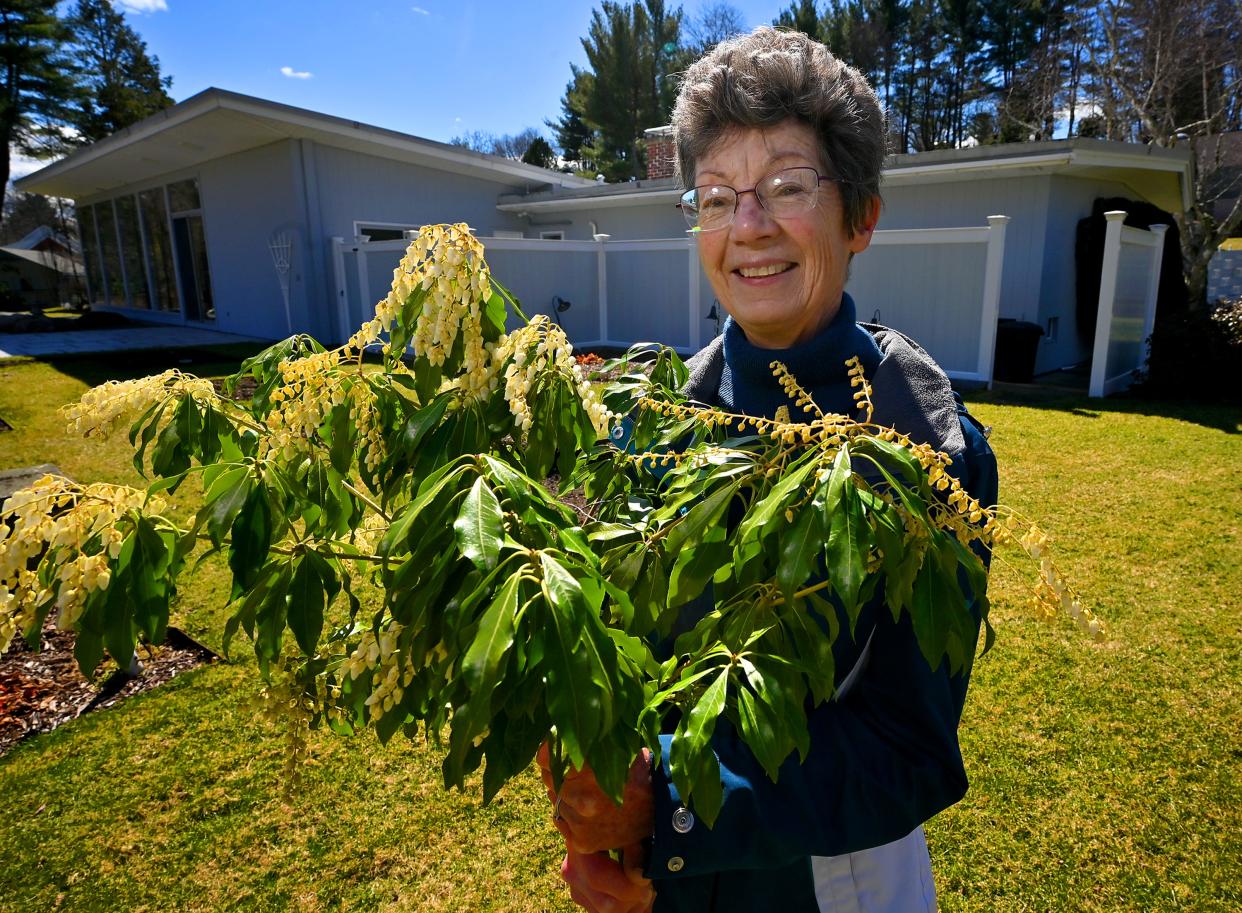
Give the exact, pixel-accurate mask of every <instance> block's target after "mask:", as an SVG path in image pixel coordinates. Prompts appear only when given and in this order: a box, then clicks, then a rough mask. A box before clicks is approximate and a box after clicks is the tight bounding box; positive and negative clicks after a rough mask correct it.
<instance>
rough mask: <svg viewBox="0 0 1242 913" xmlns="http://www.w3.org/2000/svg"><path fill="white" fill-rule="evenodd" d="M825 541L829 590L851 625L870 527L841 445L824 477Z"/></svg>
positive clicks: (864, 573)
mask: <svg viewBox="0 0 1242 913" xmlns="http://www.w3.org/2000/svg"><path fill="white" fill-rule="evenodd" d="M826 501H827V505H826V506H827V509H828V511H829V512H830V513H829V517H828V544H827V548H826V549H825V555H824V558H825V564H826V565H827V568H828V576H829V577H830V579H831V580H832V588H833V591H834V592H835V593H836V594H837V596H839V597H840V599H841V602H842V604H843V605H844V606H845V609H846V611H847V612H848V613H849V615H850V625H851V628H852V626H853V624H854V622H855V621H856V620H857V617H858V608H859V601H858V594H859V591H860V590H861V589H862V584H863V578H864V577H865V576H866V570H867V564H866V560H867V551H868V549H869V548H870V536H869V535H868V534H869V532H870V526H869V525H868V523H867V518H866V517H865V516H864V514H863V507H862V500H861V499H860V498H859V497H858V489H857V488H855V487H854V478H853V469H852V468H851V466H850V454H849V448H848V447H846V446H842V447H841V449H840V450H839V451H837V456H836V459H835V460H834V461H833V465H832V473H831V475H830V476H829V477H828V494H827V499H826Z"/></svg>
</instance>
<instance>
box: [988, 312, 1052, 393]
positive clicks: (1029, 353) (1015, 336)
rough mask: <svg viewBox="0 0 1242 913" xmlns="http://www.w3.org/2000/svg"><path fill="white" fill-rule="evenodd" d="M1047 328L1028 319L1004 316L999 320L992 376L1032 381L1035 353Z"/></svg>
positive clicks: (1022, 381)
mask: <svg viewBox="0 0 1242 913" xmlns="http://www.w3.org/2000/svg"><path fill="white" fill-rule="evenodd" d="M1043 335H1044V328H1043V327H1041V326H1040V325H1039V324H1038V323H1031V322H1030V321H1027V320H1011V319H1009V318H1006V317H1002V318H1001V319H1000V320H998V321H996V357H995V359H994V360H993V362H992V379H993V380H1002V381H1008V382H1009V383H1015V384H1029V383H1030V382H1031V381H1032V380H1033V379H1034V377H1035V355H1036V354H1037V352H1038V351H1039V340H1040V338H1041V337H1042V336H1043Z"/></svg>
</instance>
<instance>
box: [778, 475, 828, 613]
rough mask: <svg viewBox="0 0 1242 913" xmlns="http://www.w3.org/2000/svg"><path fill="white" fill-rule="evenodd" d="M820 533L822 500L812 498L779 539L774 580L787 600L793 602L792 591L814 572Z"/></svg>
mask: <svg viewBox="0 0 1242 913" xmlns="http://www.w3.org/2000/svg"><path fill="white" fill-rule="evenodd" d="M824 532H825V530H824V513H823V501H822V500H821V499H819V498H815V499H813V501H812V503H810V504H807V505H805V506H804V507H803V508H802V509H801V510H799V511H798V515H797V517H795V519H794V524H793V527H792V528H791V529H790V530H789V531H788V532H787V533H785V534H784V536H783V538H782V544H781V560H780V563H779V564H778V565H777V567H776V582H777V583H778V584H780V588H781V593H782V594H783V595H784V596H785V600H786V601H787V602H792V601H793V598H794V592H795V591H796V590H797V589H798V588H799V587H801V586H802V585H803V584H804V583H806V581H807V578H809V577H810V576H811V574H812V573H814V572H815V570H816V565H817V564H818V562H819V555H820V553H821V552H822V551H823V549H824Z"/></svg>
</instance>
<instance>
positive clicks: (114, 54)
mask: <svg viewBox="0 0 1242 913" xmlns="http://www.w3.org/2000/svg"><path fill="white" fill-rule="evenodd" d="M69 25H70V27H71V28H72V29H73V33H74V49H75V52H76V54H77V57H78V60H79V61H80V62H81V63H82V64H83V66H84V70H85V73H86V77H85V78H86V85H87V87H88V89H89V91H90V95H89V97H88V98H87V99H86V102H85V104H83V106H82V109H81V111H80V113H79V114H78V116H77V118H76V126H77V129H78V132H79V133H80V134H81V138H82V139H83V140H84V141H86V142H95V141H97V140H101V139H103V138H104V137H105V136H111V135H112V134H113V133H116V132H117V131H118V130H121V129H122V128H124V127H128V126H129V125H130V124H134V123H137V122H138V121H140V120H142V119H143V118H145V117H149V116H150V115H152V114H154V113H155V112H157V111H161V110H163V109H164V108H168V107H171V106H172V104H173V100H172V98H170V97H169V95H168V89H169V88H170V87H171V86H172V77H171V76H161V75H160V60H159V58H158V57H155V56H152V55H149V54H148V53H147V44H146V42H145V41H143V40H142V39H141V38H140V37H139V36H138V33H137V32H135V31H134V30H133V29H132V28H130V26H129V24H128V23H127V22H126V21H125V17H124V15H122V14H121V13H119V12H117V10H116V9H115V8H114V7H113V5H112V3H111V0H78V2H77V5H76V6H75V7H74V9H73V14H72V15H71V16H70V17H69Z"/></svg>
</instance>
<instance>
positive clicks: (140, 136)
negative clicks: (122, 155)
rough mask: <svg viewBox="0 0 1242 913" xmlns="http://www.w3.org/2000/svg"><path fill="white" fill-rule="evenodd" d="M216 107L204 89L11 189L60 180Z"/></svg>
mask: <svg viewBox="0 0 1242 913" xmlns="http://www.w3.org/2000/svg"><path fill="white" fill-rule="evenodd" d="M220 107H223V105H222V104H221V99H220V97H219V95H217V94H216V90H212V89H206V90H204V91H202V92H199V93H198V94H197V95H192V96H190V97H189V98H187V99H186V100H185V101H183V102H181V103H179V104H177V105H174V106H173V107H171V108H166V109H164V110H163V111H158V112H156V113H155V114H152V115H151V116H150V117H148V118H146V119H145V120H141V121H139V122H138V123H136V124H133V125H131V126H129V127H125V128H124V129H122V130H120V131H119V132H117V133H113V134H112V135H111V136H106V137H104V138H103V139H101V140H99V141H97V142H94V143H91V144H90V145H89V146H87V147H86V148H85V149H79V150H77V151H75V152H71V153H70V154H69V155H67V156H65V157H64V158H63V159H60V160H59V161H56V162H52V164H50V165H45V166H44V167H42V168H40V169H39V170H38V171H32V172H31V173H30V174H27V175H24V176H22V177H20V178H18V179H17V180H15V181H14V182H13V187H14V188H15V189H17V190H24V185H26V184H27V183H34V182H35V181H36V180H39V181H45V180H48V179H49V178H57V177H60V176H61V175H62V174H64V173H65V172H67V171H72V170H74V169H75V168H79V167H81V166H82V165H89V164H90V163H91V162H93V161H95V160H96V159H100V158H103V157H104V156H106V155H110V154H111V153H113V152H117V151H119V150H121V149H124V148H125V147H127V146H132V145H134V144H135V143H139V142H141V141H142V140H144V139H146V138H147V137H150V136H154V135H155V134H157V133H162V132H163V131H165V130H169V129H172V128H173V127H176V126H179V125H181V124H183V123H186V122H187V121H190V120H193V119H194V118H196V117H201V116H202V115H203V114H206V113H208V112H209V111H213V110H215V109H216V108H220Z"/></svg>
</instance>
